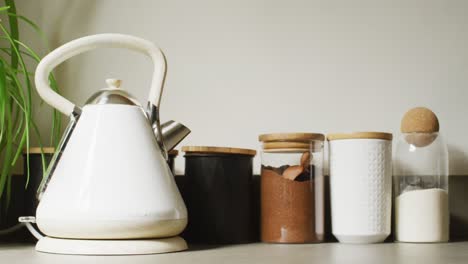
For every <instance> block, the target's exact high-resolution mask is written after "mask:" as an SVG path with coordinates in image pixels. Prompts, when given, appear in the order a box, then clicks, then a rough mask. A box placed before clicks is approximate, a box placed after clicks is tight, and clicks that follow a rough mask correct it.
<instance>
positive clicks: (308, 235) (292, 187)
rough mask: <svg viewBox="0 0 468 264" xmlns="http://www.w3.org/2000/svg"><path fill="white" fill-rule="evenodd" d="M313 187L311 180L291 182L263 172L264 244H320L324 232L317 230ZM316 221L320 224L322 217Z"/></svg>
mask: <svg viewBox="0 0 468 264" xmlns="http://www.w3.org/2000/svg"><path fill="white" fill-rule="evenodd" d="M314 187H315V186H314V181H313V180H307V181H291V180H288V179H285V178H283V177H282V175H280V174H278V173H277V172H275V171H273V170H269V169H264V168H262V172H261V239H262V241H263V242H276V243H306V242H320V241H322V240H323V230H316V221H315V219H316V215H315V209H316V208H315V197H314V193H315V191H314V190H315V188H314ZM317 209H319V208H317ZM317 216H318V215H317ZM318 217H319V218H318V221H319V222H322V223H323V221H322V220H320V218H322V217H323V215H321V216H318ZM320 224H321V223H319V225H320Z"/></svg>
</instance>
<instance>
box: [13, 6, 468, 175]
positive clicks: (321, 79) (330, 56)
mask: <svg viewBox="0 0 468 264" xmlns="http://www.w3.org/2000/svg"><path fill="white" fill-rule="evenodd" d="M18 9H19V11H20V12H21V13H22V14H24V15H26V16H28V17H30V18H32V19H33V20H35V21H37V22H38V24H39V25H40V26H41V27H42V28H44V29H45V31H46V33H47V35H48V37H49V38H50V41H51V45H52V46H53V47H57V46H59V45H60V44H63V43H65V42H67V41H70V40H72V39H75V38H78V37H81V36H84V35H89V34H96V33H104V32H119V33H127V34H132V35H136V36H140V37H143V38H146V39H149V40H151V41H154V42H156V43H157V44H158V45H159V46H160V47H161V48H162V49H163V50H164V52H165V53H166V56H167V59H168V66H169V72H168V76H167V82H166V89H165V93H164V97H163V101H162V112H161V116H162V119H163V120H167V119H175V120H178V121H181V122H183V123H185V124H186V125H188V126H189V127H190V128H191V129H192V131H193V133H192V134H191V135H190V137H189V138H188V139H187V140H186V141H185V142H184V144H195V145H220V146H235V147H246V148H257V147H258V141H257V138H258V134H260V133H264V132H277V131H281V132H288V131H289V132H291V131H310V132H322V133H328V132H344V131H356V130H358V131H363V130H377V131H379V130H381V131H390V132H395V133H396V132H398V130H399V122H400V118H401V116H402V115H403V114H404V112H405V111H406V110H407V109H408V108H411V107H413V106H420V105H423V106H427V107H430V108H432V109H433V110H434V111H435V112H436V113H437V114H438V116H439V118H440V123H441V131H442V132H443V134H444V135H445V138H446V140H447V142H448V144H449V147H450V153H451V165H452V166H451V173H452V174H466V173H468V162H467V160H468V158H467V156H466V155H467V153H468V139H467V132H468V126H467V119H468V118H467V117H468V103H467V100H466V99H468V89H467V86H468V15H467V14H468V1H407V0H400V1H347V0H341V1H325V0H324V1H317V0H316V1H300V0H289V1H267V0H265V1H260V0H255V1H254V0H235V1H216V0H213V1H209V0H197V1H188V0H187V1H162V0H157V1H155V0H139V1H135V0H134V1H128V0H99V1H94V0H80V1H78V0H75V1H72V0H68V1H64V0H41V1H31V0H29V1H28V0H19V1H18ZM23 37H24V40H25V41H26V42H29V43H31V44H32V45H33V46H34V47H36V48H38V47H40V46H39V42H38V40H37V38H36V37H35V35H34V34H32V33H31V32H29V31H28V32H24V34H23ZM150 72H151V64H150V62H149V60H147V59H146V58H144V57H142V56H140V55H138V54H134V53H132V52H127V51H121V50H105V51H98V52H91V53H88V54H87V55H83V56H80V57H78V58H75V59H72V60H70V61H69V62H68V63H66V64H64V65H63V66H61V67H60V69H59V72H58V77H59V82H60V86H61V87H62V89H63V93H64V94H65V96H66V97H68V98H71V99H72V100H73V101H74V102H77V103H79V104H82V103H83V102H84V101H85V100H86V98H88V97H89V96H90V95H91V94H92V93H93V92H94V91H95V90H97V89H98V88H101V87H103V86H104V79H105V78H108V77H115V78H121V79H123V84H124V86H125V87H126V88H127V89H128V90H130V91H131V92H132V93H133V94H134V95H136V96H137V97H138V98H140V99H141V100H142V101H144V100H145V97H146V94H147V88H148V85H149V80H150ZM41 111H42V110H41ZM41 113H42V112H41ZM48 118H49V117H48V116H45V117H44V118H43V119H44V120H43V122H42V129H43V130H45V128H46V127H47V124H48V123H47V120H48ZM256 162H257V164H258V162H259V158H258V157H257V158H256ZM177 168H178V170H179V172H180V171H182V168H183V158H181V157H179V158H178V161H177ZM257 171H258V166H257Z"/></svg>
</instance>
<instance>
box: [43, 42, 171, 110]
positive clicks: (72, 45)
mask: <svg viewBox="0 0 468 264" xmlns="http://www.w3.org/2000/svg"><path fill="white" fill-rule="evenodd" d="M96 48H127V49H131V50H134V51H138V52H141V53H144V54H146V55H148V56H149V57H151V59H152V60H153V67H154V70H153V79H152V81H151V88H150V92H149V96H148V101H149V102H150V103H151V104H154V105H155V106H156V107H157V108H159V103H160V101H161V94H162V90H163V85H164V78H165V76H166V59H165V57H164V54H163V53H162V51H161V50H160V49H159V48H158V47H157V46H156V45H155V44H154V43H152V42H150V41H147V40H144V39H142V38H138V37H134V36H130V35H123V34H98V35H91V36H87V37H83V38H79V39H76V40H73V41H70V42H68V43H66V44H64V45H63V46H61V47H59V48H57V49H55V50H54V51H52V52H50V53H49V54H48V55H47V56H45V57H44V58H43V59H42V60H41V62H40V63H39V65H38V66H37V69H36V74H35V79H34V80H35V83H36V89H37V91H38V93H39V95H40V96H41V97H42V99H44V101H46V102H47V103H48V104H49V105H51V106H53V107H55V108H56V109H58V110H59V111H60V112H62V113H63V114H65V115H68V116H69V115H71V114H73V113H79V111H80V109H79V108H78V107H76V106H75V104H74V103H72V102H70V101H69V100H68V99H66V98H64V97H63V96H61V95H59V94H58V93H56V92H55V91H54V90H52V88H51V87H50V85H49V75H50V73H51V71H52V70H53V69H54V68H55V67H56V66H57V65H59V64H60V63H62V62H64V61H65V60H67V59H69V58H71V57H73V56H76V55H78V54H81V53H83V52H85V51H89V50H93V49H96Z"/></svg>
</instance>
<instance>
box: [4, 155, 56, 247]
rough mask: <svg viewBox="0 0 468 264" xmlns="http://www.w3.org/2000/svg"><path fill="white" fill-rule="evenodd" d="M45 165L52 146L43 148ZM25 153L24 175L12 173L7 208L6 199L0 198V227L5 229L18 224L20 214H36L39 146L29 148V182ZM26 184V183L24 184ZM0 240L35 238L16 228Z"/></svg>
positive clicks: (48, 159)
mask: <svg viewBox="0 0 468 264" xmlns="http://www.w3.org/2000/svg"><path fill="white" fill-rule="evenodd" d="M43 151H44V157H45V160H46V165H47V164H49V162H50V160H51V158H52V155H53V153H54V150H53V148H44V149H43ZM26 158H27V157H26V153H23V159H24V175H14V176H13V177H12V182H11V183H12V184H11V200H10V205H9V207H8V209H7V207H6V199H3V198H2V199H1V200H0V229H1V230H3V229H6V228H9V227H12V226H14V225H16V224H18V217H20V216H34V215H36V208H37V204H38V200H37V199H36V192H37V189H38V187H39V185H40V183H41V181H42V176H43V169H42V159H41V154H40V149H39V148H31V149H30V151H29V173H30V174H29V182H27V176H26V175H27V169H28V163H27V161H26ZM26 184H27V185H26ZM0 241H8V242H25V241H35V238H34V237H33V236H32V235H31V234H30V233H29V231H27V229H26V228H21V229H18V230H17V231H15V232H13V233H9V234H6V235H2V236H0Z"/></svg>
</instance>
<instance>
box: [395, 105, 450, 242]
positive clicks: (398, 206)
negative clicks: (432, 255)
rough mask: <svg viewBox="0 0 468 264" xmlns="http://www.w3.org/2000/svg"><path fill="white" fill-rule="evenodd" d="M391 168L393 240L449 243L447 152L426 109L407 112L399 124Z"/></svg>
mask: <svg viewBox="0 0 468 264" xmlns="http://www.w3.org/2000/svg"><path fill="white" fill-rule="evenodd" d="M401 132H402V134H401V136H400V138H399V141H398V143H397V146H396V151H395V164H394V170H393V171H394V173H393V174H394V192H395V239H396V240H397V241H400V242H414V243H434V242H447V241H448V240H449V201H448V175H449V170H448V151H447V146H446V145H445V143H444V140H443V138H442V136H441V134H440V132H439V120H438V118H437V116H436V115H435V114H434V113H433V112H432V111H431V110H430V109H428V108H424V107H416V108H413V109H411V110H409V111H408V112H407V113H406V114H405V115H404V117H403V119H402V121H401Z"/></svg>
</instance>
